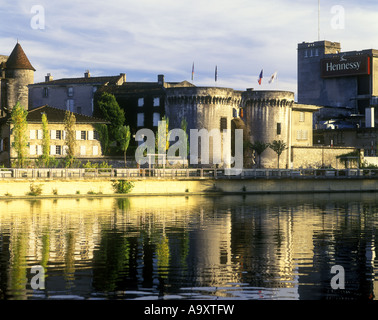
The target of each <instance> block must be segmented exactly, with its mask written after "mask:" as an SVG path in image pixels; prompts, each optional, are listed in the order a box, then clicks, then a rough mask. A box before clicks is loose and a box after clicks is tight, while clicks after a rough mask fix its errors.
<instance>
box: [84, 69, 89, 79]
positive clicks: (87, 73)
mask: <svg viewBox="0 0 378 320" xmlns="http://www.w3.org/2000/svg"><path fill="white" fill-rule="evenodd" d="M84 77H85V78H90V77H91V74H90V73H89V70H87V71H85V72H84Z"/></svg>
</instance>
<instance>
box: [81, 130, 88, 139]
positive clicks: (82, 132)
mask: <svg viewBox="0 0 378 320" xmlns="http://www.w3.org/2000/svg"><path fill="white" fill-rule="evenodd" d="M80 140H87V132H86V131H81V134H80Z"/></svg>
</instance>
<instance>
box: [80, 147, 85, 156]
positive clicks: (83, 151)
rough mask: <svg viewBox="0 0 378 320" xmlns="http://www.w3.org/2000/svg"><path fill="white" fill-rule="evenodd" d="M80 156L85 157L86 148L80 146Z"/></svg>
mask: <svg viewBox="0 0 378 320" xmlns="http://www.w3.org/2000/svg"><path fill="white" fill-rule="evenodd" d="M80 155H81V156H85V146H80Z"/></svg>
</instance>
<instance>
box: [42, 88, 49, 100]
mask: <svg viewBox="0 0 378 320" xmlns="http://www.w3.org/2000/svg"><path fill="white" fill-rule="evenodd" d="M48 96H49V88H43V97H44V98H47V97H48Z"/></svg>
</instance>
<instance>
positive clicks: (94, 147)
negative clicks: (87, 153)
mask: <svg viewBox="0 0 378 320" xmlns="http://www.w3.org/2000/svg"><path fill="white" fill-rule="evenodd" d="M93 155H94V156H98V146H93Z"/></svg>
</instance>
